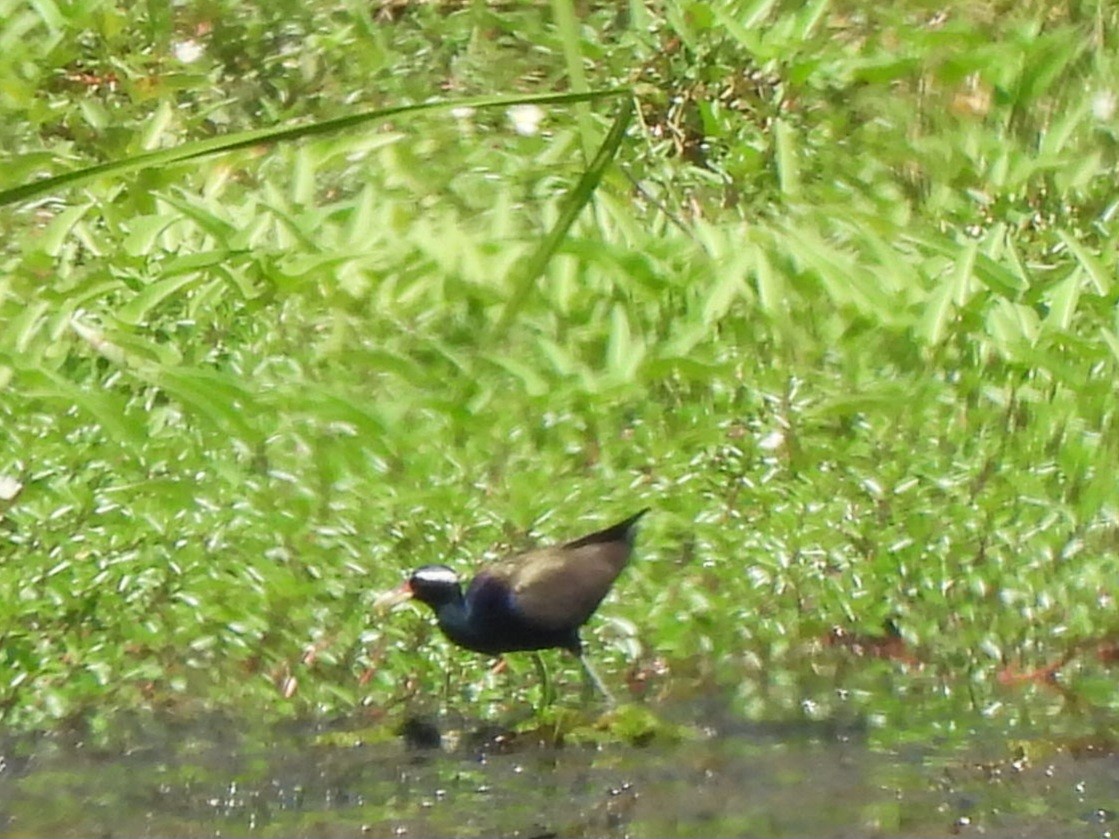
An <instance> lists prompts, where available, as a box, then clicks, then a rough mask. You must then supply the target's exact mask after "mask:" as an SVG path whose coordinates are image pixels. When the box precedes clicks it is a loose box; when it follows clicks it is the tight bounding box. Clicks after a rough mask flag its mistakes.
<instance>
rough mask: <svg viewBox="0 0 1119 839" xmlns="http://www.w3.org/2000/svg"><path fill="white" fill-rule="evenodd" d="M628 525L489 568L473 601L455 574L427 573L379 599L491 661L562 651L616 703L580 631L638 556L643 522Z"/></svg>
mask: <svg viewBox="0 0 1119 839" xmlns="http://www.w3.org/2000/svg"><path fill="white" fill-rule="evenodd" d="M648 511H649V509H648V508H647V507H646V508H645V509H644V510H642V511H641V512H639V513H637V514H636V515H633V516H630V517H629V518H628V519H626V520H625V521H621V522H618V523H617V524H615V525H612V526H611V527H607V528H606V529H605V530H599V531H597V532H595V533H591V534H589V535H587V536H583V537H582V538H579V539H576V540H574V541H573V542H567V543H566V544H562V545H553V546H550V547H546V548H539V549H537V550H532V551H528V552H527V553H522V554H516V555H514V556H510V557H506V558H505V559H500V560H497V561H496V562H493V563H490V564H489V565H487V566H486V567H485V568H483V569H482V570H481V571H479V572H478V574H477V575H476V576H475V577H474V579H473V580H471V581H470V585H469V586H468V587H467V589H466V594H463V592H462V584H461V581H460V580H459V576H458V574H456V573H455V572H454V571H453V570H452V569H451V568H448V567H447V566H446V565H424V566H423V567H422V568H417V569H416V570H415V571H413V572H412V575H411V576H410V577H409V578H408V579H407V580H406V581H405V582H404V584H403V585H401V586H400V587H399V588H397V589H394V590H393V591H389V592H386V593H385V594H382V595H381V596H380V597H378V598H377V600H376V602H375V604H374V605H375V608H378V609H385V608H388V607H390V606H393V605H395V604H397V603H401V602H403V601H405V600H408V599H409V598H414V599H416V600H419V601H420V602H421V603H426V604H427V605H428V606H430V607H431V608H432V609H433V610H434V611H435V616H436V618H437V620H438V622H439V628H440V629H441V630H443V634H444V635H446V636H447V637H448V638H449V639H450V640H451V641H453V642H454V643H455V644H458V645H459V646H460V647H465V648H466V649H468V650H474V651H475V652H479V653H486V654H488V655H500V654H501V653H509V652H518V651H528V650H532V651H535V650H546V649H550V648H552V647H559V648H560V649H564V650H567V651H569V652H570V653H572V654H573V655H574V656H575V657H576V658H578V659H579V663H580V664H581V665H582V667H583V673H584V674H585V676H586V678H587V679H589V680H590V684H592V685H593V686H594V687H596V688H597V689H598V690H599V691H601V692H602V693H603V694H604V695H605V696H607V697H609V696H610V692H609V691H608V690H606V687H605V685H603V684H602V680H601V679H599V678H598V675H597V674H596V673H595V672H594V670H593V669H592V668H591V666H590V664H589V663H588V662H587V660H586V658H584V657H583V642H582V640H581V639H580V638H579V628H580V627H581V626H582V625H583V624H584V623H586V622H587V621H588V620H589V619H590V617H591V615H593V614H594V611H595V609H597V608H598V604H599V603H601V602H602V599H603V598H604V597H606V595H607V593H608V592H609V591H610V586H611V585H613V583H614V580H615V579H617V577H618V575H619V574H620V573H621V572H622V569H623V568H625V566H626V563H627V562H628V561H629V557H630V554H631V553H632V552H633V542H634V538H635V537H636V535H637V522H638V520H639V519H640V518H641V517H642V516H643V515H645V513H647V512H648Z"/></svg>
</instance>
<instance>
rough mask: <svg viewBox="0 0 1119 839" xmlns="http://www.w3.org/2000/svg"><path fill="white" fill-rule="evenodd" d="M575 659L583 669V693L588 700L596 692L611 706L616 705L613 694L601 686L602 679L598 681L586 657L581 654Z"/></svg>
mask: <svg viewBox="0 0 1119 839" xmlns="http://www.w3.org/2000/svg"><path fill="white" fill-rule="evenodd" d="M575 657H576V658H578V659H579V664H581V665H582V667H583V676H584V678H583V693H584V694H586V695H587V697H588V698H589V697H590V695H591V694H593V693H594V692H595V691H596V690H597V691H598V692H599V693H600V694H602V695H603V696H604V697H605V698H606V701H607V702H609V703H610V704H611V705H616V704H617V701H616V700H615V699H614V694H612V693H611V692H610V691H609V690H608V689H607V687H606V685H605V684H603V682H602V679H600V678H599V677H598V674H597V673H595V672H594V668H593V667H591V663H590V662H589V661H587V657H586V656H585V655H583V654H582V653H581V652H580V653H576V656H575Z"/></svg>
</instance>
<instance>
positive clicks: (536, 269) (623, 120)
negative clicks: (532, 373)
mask: <svg viewBox="0 0 1119 839" xmlns="http://www.w3.org/2000/svg"><path fill="white" fill-rule="evenodd" d="M632 117H633V100H632V99H626V100H625V101H624V102H623V104H622V107H621V108H620V109H619V111H618V115H617V117H615V119H614V124H613V125H612V126H611V127H610V132H609V133H608V134H607V135H606V139H605V140H603V141H602V145H601V146H600V147H599V149H598V153H597V154H595V158H594V160H592V161H591V165H590V167H589V168H588V169H587V171H586V172H584V173H583V177H581V178H580V179H579V183H577V184H576V185H575V188H574V189H573V190H572V191H571V195H569V196H568V198H567V201H566V202H565V203H564V205H563V208H562V210H561V211H560V215H559V218H558V219H557V220H556V223H555V226H554V227H552V229H551V230H550V231H548V235H547V236H545V237H544V239H543V241H541V242H540V244H539V245H538V246H537V248H536V250H534V251H533V252H532V253H531V254H529V256H528V258H527V260H526V261H525V262H523V263H521V266H522V267H521V268H520V270H519V271H518V274H519V276H517V277H516V278H515V279H514V282H513V293H512V296H510V298H509V302H508V303H506V304H505V311H504V312H503V313H502V315H501V318H500V320H499V321H498V323H497V331H498V332H504V331H505V330H506V329H508V328H509V324H510V323H512V322H513V318H515V317H516V316H517V314H518V313H519V312H520V310H521V308H522V307H523V306H524V304H525V301H526V300H527V299H528V296H529V294H531V293H532V289H533V285H534V283H535V282H536V278H537V277H539V276H540V274H541V273H542V272H543V271H544V268H545V267H546V266H547V264H548V262H549V260H551V258H552V256H553V254H555V252H556V251H557V250H558V249H559V246H560V244H561V243H562V242H563V240H564V237H566V236H567V232H568V231H569V230H570V229H571V225H572V224H574V223H575V219H576V218H578V217H579V213H580V212H582V210H583V207H585V206H586V205H587V203H588V202H590V200H591V196H592V195H594V191H595V189H596V188H597V187H598V182H599V181H600V180H602V175H603V173H604V172H605V171H606V167H607V166H609V165H610V163H611V161H612V160H613V159H614V155H615V154H617V152H618V148H619V147H620V146H621V144H622V139H623V138H624V137H625V135H626V129H627V128H628V127H629V121H630V119H631V118H632ZM516 270H517V269H514V271H516Z"/></svg>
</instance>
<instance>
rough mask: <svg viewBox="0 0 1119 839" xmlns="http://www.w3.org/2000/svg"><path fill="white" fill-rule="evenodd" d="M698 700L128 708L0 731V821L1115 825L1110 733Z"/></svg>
mask: <svg viewBox="0 0 1119 839" xmlns="http://www.w3.org/2000/svg"><path fill="white" fill-rule="evenodd" d="M682 713H683V709H675V711H674V712H673V714H672V715H673V716H675V717H676V718H679V717H680V716H681V714H682ZM693 716H694V715H693ZM703 716H704V719H703V720H702V722H701V724H699V725H697V726H694V727H693V728H692V731H693V735H692V736H690V737H688V738H685V739H683V740H679V741H676V742H662V741H660V740H658V739H657V738H653V740H652V741H651V742H648V743H646V744H645V745H608V746H593V745H572V744H570V743H569V744H567V745H564V746H562V747H557V746H555V745H554V744H553V745H544V744H543V743H542V738H541V737H540V736H538V735H537V734H536V733H532V734H522V735H519V736H508V735H504V734H503V733H502V729H501V728H499V727H496V726H494V725H492V724H486V723H482V722H480V721H478V720H469V719H461V718H459V719H455V718H451V717H447V716H442V717H429V718H416V719H413V720H411V722H410V723H408V724H407V725H404V726H403V727H401V725H400V724H395V725H394V727H393V728H391V729H389V728H384V727H381V728H376V729H369V730H366V731H353V730H346V728H345V727H342V726H333V727H327V726H323V725H302V726H298V725H288V726H284V727H276V728H271V729H268V730H266V731H264V732H262V731H261V730H260V727H259V726H257V727H256V729H255V730H253V731H252V732H251V733H250V732H249V729H248V728H246V727H245V726H244V725H239V724H237V723H235V722H233V721H231V720H228V719H224V718H220V717H209V718H206V719H194V720H190V721H185V720H177V721H171V720H167V719H157V718H155V717H150V716H149V717H133V718H128V719H122V720H121V721H120V722H119V723H118V724H116V725H115V726H114V727H113V728H112V729H111V730H109V731H107V732H102V733H100V734H98V735H97V736H92V735H91V734H90V733H89V732H83V733H74V732H70V733H66V734H62V733H59V734H53V735H50V736H39V737H37V738H31V739H22V740H9V741H8V742H6V743H4V744H3V748H4V751H3V764H2V768H0V833H2V834H3V835H5V836H42V835H51V836H94V837H98V836H100V837H117V836H315V837H332V836H426V837H439V836H520V837H548V836H560V837H569V836H570V837H575V836H610V837H614V836H617V837H621V836H835V837H839V836H952V835H963V836H969V835H974V836H988V837H990V836H1058V837H1064V836H1093V837H1105V836H1110V835H1112V831H1113V830H1116V829H1117V827H1119V758H1117V757H1116V754H1115V752H1114V750H1111V749H1108V748H1101V747H1097V746H1093V745H1092V744H1079V745H1075V746H1073V745H1065V746H1053V745H1045V744H1042V743H1032V744H1031V743H1029V742H1028V741H1022V740H1018V741H1016V744H1015V745H1013V746H1009V745H1008V741H1007V740H1006V738H991V741H990V743H989V744H986V745H985V744H984V743H983V742H982V738H981V737H980V736H978V735H977V736H976V737H975V738H973V740H974V742H971V743H969V745H968V747H967V748H966V749H961V748H959V747H954V748H952V749H951V750H941V749H938V748H937V746H936V745H935V744H926V745H920V746H912V747H908V748H906V749H904V750H900V751H897V750H894V751H883V750H881V749H876V748H873V747H872V746H871V745H870V743H869V739H868V737H867V736H866V734H865V732H863V731H861V730H859V729H857V728H847V729H845V728H841V727H836V726H829V725H817V724H797V725H786V726H766V725H754V724H746V723H743V722H741V721H735V720H734V719H733V718H732V717H730V716H729V715H724V714H720V713H713V712H711V711H709V710H705V711H704V712H703ZM693 722H694V719H693ZM351 729H352V726H351ZM95 743H96V745H95ZM106 744H111V745H106Z"/></svg>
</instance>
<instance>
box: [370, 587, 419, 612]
mask: <svg viewBox="0 0 1119 839" xmlns="http://www.w3.org/2000/svg"><path fill="white" fill-rule="evenodd" d="M411 599H412V585H411V583H409V582H408V581H407V580H405V581H404V583H403V584H402V585H400V586H397V587H396V588H394V589H392V590H391V591H386V592H385V593H384V594H378V595H377V599H376V600H374V601H373V611H375V612H385V611H388V610H389V609H391V608H393V607H394V606H399V605H400V604H401V603H403V602H404V601H406V600H411Z"/></svg>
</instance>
